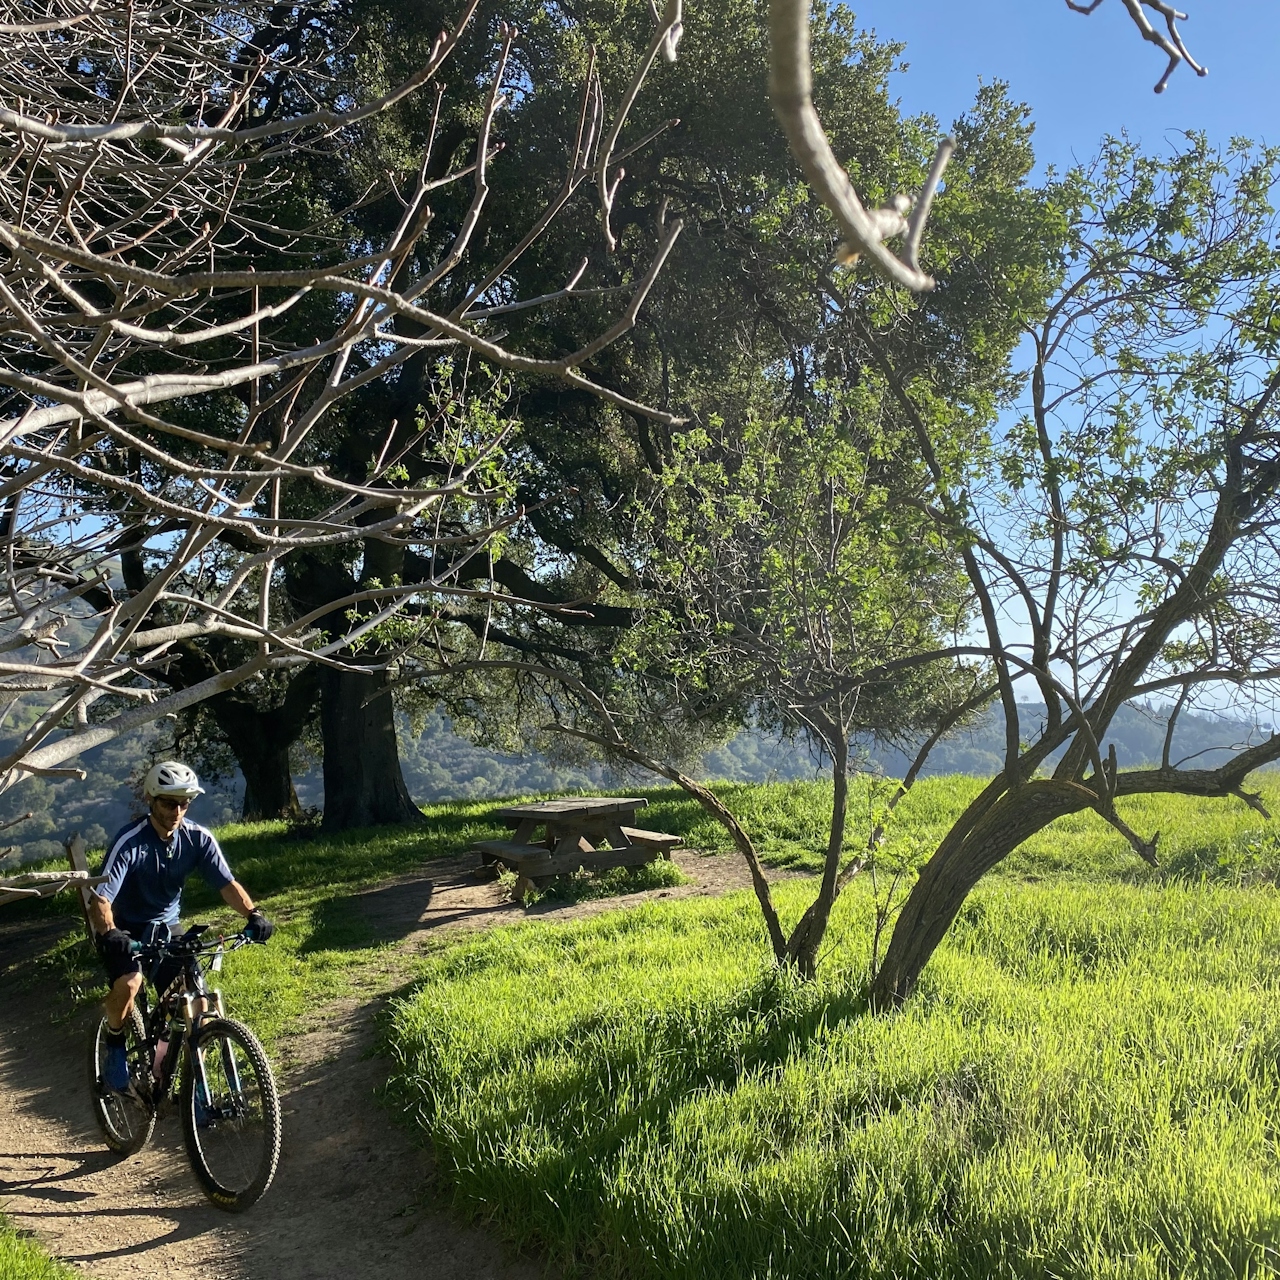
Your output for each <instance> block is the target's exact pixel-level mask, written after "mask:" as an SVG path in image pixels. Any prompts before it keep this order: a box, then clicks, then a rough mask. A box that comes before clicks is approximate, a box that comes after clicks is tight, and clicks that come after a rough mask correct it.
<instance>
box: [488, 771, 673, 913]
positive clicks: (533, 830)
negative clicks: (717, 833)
mask: <svg viewBox="0 0 1280 1280" xmlns="http://www.w3.org/2000/svg"><path fill="white" fill-rule="evenodd" d="M648 803H649V802H648V801H647V800H644V799H640V798H637V797H634V796H575V797H570V798H566V799H563V800H539V801H536V802H534V803H532V804H513V805H510V806H508V807H507V808H505V809H499V810H498V811H497V814H496V815H495V816H496V817H498V818H500V819H501V820H502V821H503V822H505V823H506V824H507V826H509V827H511V828H512V834H511V836H510V838H509V839H506V840H478V841H476V844H475V848H476V849H477V850H478V852H479V854H480V862H481V865H482V866H493V865H495V864H499V863H500V864H502V865H503V866H505V867H508V868H510V870H512V871H514V872H515V873H516V876H517V879H516V884H515V890H514V893H515V896H516V898H517V900H519V901H523V900H524V897H525V894H527V893H528V892H529V890H530V889H532V888H541V887H542V886H543V885H545V884H546V883H547V882H548V881H549V880H550V879H551V878H552V877H553V876H558V875H565V874H567V873H569V872H573V871H577V870H578V868H579V867H583V868H586V869H587V870H589V871H601V870H604V869H606V868H608V867H630V866H640V865H641V864H643V863H646V862H652V861H653V860H654V858H670V856H671V850H672V849H674V848H677V847H678V846H679V845H680V843H681V840H680V837H679V836H672V835H667V834H666V833H664V832H662V831H646V830H644V829H643V828H641V827H638V826H636V825H635V817H636V814H637V812H638V811H639V810H640V809H643V808H644V807H645V805H647V804H648Z"/></svg>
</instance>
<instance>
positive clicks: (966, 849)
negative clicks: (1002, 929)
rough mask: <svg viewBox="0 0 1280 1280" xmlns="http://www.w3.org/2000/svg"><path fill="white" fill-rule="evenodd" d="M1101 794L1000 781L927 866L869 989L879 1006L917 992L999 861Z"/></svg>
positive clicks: (1050, 783) (1039, 782)
mask: <svg viewBox="0 0 1280 1280" xmlns="http://www.w3.org/2000/svg"><path fill="white" fill-rule="evenodd" d="M993 791H994V792H995V794H994V795H993ZM1096 800H1097V795H1096V793H1095V792H1093V791H1091V790H1090V789H1089V788H1088V787H1086V786H1083V785H1082V784H1080V783H1076V782H1059V781H1055V780H1053V779H1049V778H1043V779H1036V780H1035V781H1033V782H1028V783H1025V784H1023V785H1021V786H1017V787H1014V788H1013V789H1012V790H1008V791H1006V790H1004V789H1003V784H1002V783H1001V780H1000V779H996V781H995V782H994V783H992V784H991V786H989V787H988V788H987V789H986V790H985V791H984V792H983V793H982V795H980V796H979V797H978V798H977V799H976V800H975V801H974V802H973V804H971V805H970V806H969V809H968V810H967V811H966V813H965V814H964V815H963V817H961V818H960V820H959V821H958V822H957V823H956V825H955V826H954V827H952V829H951V830H950V831H949V832H948V833H947V835H946V837H945V838H944V839H943V841H942V843H941V844H940V845H939V846H938V848H937V851H936V852H935V853H934V855H933V857H932V858H930V859H929V861H928V862H927V863H925V865H924V867H923V868H922V869H921V872H920V878H919V879H918V880H917V881H916V883H915V886H914V887H913V888H912V890H911V892H910V894H909V895H908V896H907V900H906V902H905V903H904V904H903V907H902V912H901V914H900V915H899V916H898V922H897V924H896V925H894V929H893V936H892V937H891V938H890V940H889V947H888V950H887V951H886V952H885V956H884V963H883V964H882V965H881V966H880V972H879V973H877V974H876V976H875V979H874V980H873V981H872V983H871V987H870V990H869V991H868V993H867V994H868V998H869V1000H870V1003H871V1006H872V1008H874V1009H879V1010H882V1011H886V1010H889V1009H893V1008H897V1007H898V1006H899V1005H901V1004H902V1003H903V1001H904V1000H906V998H907V997H908V996H909V995H910V994H911V993H912V991H914V990H915V986H916V983H917V981H918V980H919V978H920V973H921V971H922V970H923V969H924V967H925V965H926V964H927V963H928V962H929V957H930V956H932V955H933V953H934V952H935V951H936V950H937V949H938V945H939V943H941V941H942V939H943V938H944V937H945V936H946V933H947V930H948V929H949V928H950V927H951V924H952V922H953V921H954V920H955V918H956V916H957V915H958V914H959V911H960V908H961V906H962V905H963V904H964V900H965V899H966V898H967V897H968V896H969V893H970V892H971V891H972V889H973V887H974V886H975V885H976V884H977V883H978V881H979V880H981V879H982V877H983V876H984V875H986V873H987V872H988V871H990V870H991V868H992V867H994V866H995V865H996V864H997V863H998V862H1000V861H1002V860H1003V859H1004V858H1006V857H1008V855H1009V854H1011V853H1012V852H1013V851H1014V850H1015V849H1016V848H1017V847H1018V846H1019V845H1020V844H1021V843H1022V842H1023V841H1024V840H1026V839H1028V838H1029V837H1030V836H1033V835H1035V833H1036V832H1037V831H1040V830H1042V829H1043V828H1045V827H1047V826H1048V825H1049V824H1050V823H1051V822H1053V821H1054V820H1055V819H1057V818H1061V817H1063V816H1064V815H1065V814H1068V813H1078V812H1079V811H1080V810H1081V809H1088V808H1091V807H1093V805H1094V803H1095V802H1096Z"/></svg>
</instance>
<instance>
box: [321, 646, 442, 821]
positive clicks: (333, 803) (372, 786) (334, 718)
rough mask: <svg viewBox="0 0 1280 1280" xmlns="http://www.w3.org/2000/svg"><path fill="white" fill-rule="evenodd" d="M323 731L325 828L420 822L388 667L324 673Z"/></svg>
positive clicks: (330, 669)
mask: <svg viewBox="0 0 1280 1280" xmlns="http://www.w3.org/2000/svg"><path fill="white" fill-rule="evenodd" d="M320 727H321V732H322V733H323V735H324V820H323V822H322V824H321V829H322V830H324V831H347V830H349V829H351V828H352V827H371V826H375V825H377V824H380V823H385V822H421V821H422V810H421V809H419V808H418V806H417V805H415V804H414V803H413V800H412V799H411V798H410V796H409V789H408V787H406V786H405V783H404V773H403V772H402V770H401V768H400V752H399V748H398V747H397V745H396V726H395V708H394V706H393V705H392V700H391V688H390V684H389V679H388V676H387V674H386V672H384V671H376V672H369V673H367V674H366V673H364V672H352V671H337V670H334V669H333V668H332V667H326V668H325V669H324V670H323V672H322V674H321V676H320Z"/></svg>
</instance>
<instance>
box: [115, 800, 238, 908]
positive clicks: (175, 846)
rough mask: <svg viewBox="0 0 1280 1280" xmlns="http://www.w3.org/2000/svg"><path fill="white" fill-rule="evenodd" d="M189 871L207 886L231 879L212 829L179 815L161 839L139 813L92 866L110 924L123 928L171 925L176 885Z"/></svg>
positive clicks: (218, 886) (179, 899)
mask: <svg viewBox="0 0 1280 1280" xmlns="http://www.w3.org/2000/svg"><path fill="white" fill-rule="evenodd" d="M195 872H198V873H199V875H200V878H201V879H202V880H204V882H205V883H206V884H207V885H208V886H209V887H210V888H211V889H221V888H222V887H223V886H224V885H228V884H230V883H231V881H232V878H233V877H232V875H231V868H230V867H229V866H227V860H226V858H225V857H224V856H223V853H222V850H221V849H220V848H219V847H218V842H217V840H215V839H214V837H213V832H211V831H207V830H205V828H204V827H201V826H197V825H196V823H194V822H188V821H187V820H186V819H185V818H184V819H183V820H182V822H180V823H179V824H178V829H177V831H175V832H174V833H173V839H172V840H169V841H165V840H163V839H162V838H161V837H160V833H159V832H158V831H156V829H155V827H154V826H152V824H151V819H150V818H140V819H139V820H138V821H136V822H131V823H129V825H128V826H126V827H124V828H123V829H122V830H121V831H120V832H119V833H118V834H117V835H116V838H115V839H114V840H112V842H111V844H110V845H109V846H108V848H107V856H106V857H105V858H104V859H103V862H102V869H101V871H99V872H98V874H99V875H103V876H106V877H107V879H106V880H105V881H104V882H103V883H102V884H100V885H98V887H97V888H96V889H94V893H96V894H97V895H98V896H99V897H100V898H104V899H105V900H106V901H107V902H109V903H111V905H112V915H113V916H114V917H115V922H116V927H117V928H120V929H124V930H126V931H127V932H129V933H135V932H137V930H138V928H139V927H140V926H143V925H148V924H166V925H176V924H177V923H178V909H179V907H180V905H181V902H182V886H183V885H184V884H185V883H186V882H187V877H188V876H189V875H192V874H193V873H195ZM131 926H132V927H131Z"/></svg>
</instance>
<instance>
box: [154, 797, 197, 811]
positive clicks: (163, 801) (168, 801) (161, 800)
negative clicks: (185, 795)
mask: <svg viewBox="0 0 1280 1280" xmlns="http://www.w3.org/2000/svg"><path fill="white" fill-rule="evenodd" d="M155 802H156V804H158V805H159V806H160V807H161V808H162V809H186V808H188V807H189V806H190V804H191V801H190V800H179V799H178V797H177V796H156V797H155Z"/></svg>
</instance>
